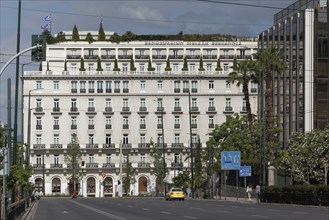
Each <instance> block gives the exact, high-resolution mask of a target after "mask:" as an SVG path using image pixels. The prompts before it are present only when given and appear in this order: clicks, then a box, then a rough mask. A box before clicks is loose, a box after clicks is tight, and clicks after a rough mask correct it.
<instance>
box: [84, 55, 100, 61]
mask: <svg viewBox="0 0 329 220" xmlns="http://www.w3.org/2000/svg"><path fill="white" fill-rule="evenodd" d="M83 58H84V59H86V60H97V59H98V56H97V55H84V56H83Z"/></svg>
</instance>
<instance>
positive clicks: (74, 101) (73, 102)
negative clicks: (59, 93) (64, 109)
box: [71, 99, 77, 109]
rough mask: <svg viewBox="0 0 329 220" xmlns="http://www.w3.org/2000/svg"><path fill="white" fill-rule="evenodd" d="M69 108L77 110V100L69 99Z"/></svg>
mask: <svg viewBox="0 0 329 220" xmlns="http://www.w3.org/2000/svg"><path fill="white" fill-rule="evenodd" d="M71 108H72V109H76V108H77V99H71Z"/></svg>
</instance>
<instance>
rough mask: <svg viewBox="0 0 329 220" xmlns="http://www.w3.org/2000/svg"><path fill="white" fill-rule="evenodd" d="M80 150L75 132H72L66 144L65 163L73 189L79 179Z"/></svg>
mask: <svg viewBox="0 0 329 220" xmlns="http://www.w3.org/2000/svg"><path fill="white" fill-rule="evenodd" d="M81 157H82V152H81V148H80V145H79V141H78V138H77V135H76V134H72V136H71V142H70V143H69V144H68V145H67V154H66V155H65V162H66V164H67V167H68V169H67V174H68V179H69V180H70V182H72V183H73V190H74V191H76V184H77V182H78V181H79V180H80V179H81V177H82V175H81V173H80V172H79V171H80V162H81Z"/></svg>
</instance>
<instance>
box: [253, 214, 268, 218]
mask: <svg viewBox="0 0 329 220" xmlns="http://www.w3.org/2000/svg"><path fill="white" fill-rule="evenodd" d="M252 217H256V218H268V216H265V215H252Z"/></svg>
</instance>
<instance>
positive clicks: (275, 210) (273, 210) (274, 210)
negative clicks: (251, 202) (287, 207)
mask: <svg viewBox="0 0 329 220" xmlns="http://www.w3.org/2000/svg"><path fill="white" fill-rule="evenodd" d="M268 211H271V212H280V210H278V209H268Z"/></svg>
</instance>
